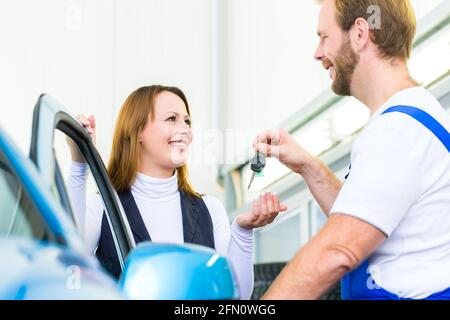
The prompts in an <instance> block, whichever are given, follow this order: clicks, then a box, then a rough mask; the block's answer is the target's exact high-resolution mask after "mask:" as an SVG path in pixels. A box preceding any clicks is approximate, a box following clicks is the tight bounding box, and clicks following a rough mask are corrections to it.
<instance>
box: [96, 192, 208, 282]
mask: <svg viewBox="0 0 450 320" xmlns="http://www.w3.org/2000/svg"><path fill="white" fill-rule="evenodd" d="M179 191H180V202H181V214H182V220H183V238H184V242H185V243H194V244H199V245H202V246H206V247H209V248H212V249H215V244H214V233H213V223H212V219H211V215H210V213H209V211H208V208H207V207H206V205H205V202H204V201H203V199H201V198H196V197H192V196H190V195H188V194H187V193H185V192H184V191H182V190H179ZM119 198H120V202H121V203H122V206H123V209H124V211H125V214H126V216H127V219H128V222H129V224H130V228H131V231H132V233H133V237H134V240H135V242H136V244H138V243H139V242H142V241H151V237H150V234H149V233H148V231H147V228H146V226H145V224H144V220H142V216H141V214H140V212H139V209H138V207H137V205H136V202H135V200H134V198H133V195H132V194H131V191H130V190H127V191H124V192H120V193H119ZM95 255H96V256H97V258H98V259H99V261H100V263H101V264H102V266H103V267H104V268H105V269H106V270H107V271H108V272H109V273H110V274H111V275H113V276H114V277H116V278H119V276H120V274H121V272H122V270H121V268H120V263H119V257H118V256H117V251H116V247H115V246H114V241H113V238H112V234H111V229H110V227H109V224H108V219H107V218H106V215H105V213H103V219H102V229H101V235H100V241H99V243H98V248H97V251H96V253H95Z"/></svg>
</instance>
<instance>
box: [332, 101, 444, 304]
mask: <svg viewBox="0 0 450 320" xmlns="http://www.w3.org/2000/svg"><path fill="white" fill-rule="evenodd" d="M392 112H400V113H404V114H406V115H409V116H411V117H413V118H414V119H416V120H417V121H418V122H420V123H421V124H422V125H424V126H425V127H426V128H428V130H430V131H431V132H432V133H433V134H434V135H435V136H436V137H437V138H438V139H439V140H440V141H441V142H442V144H443V145H444V146H445V148H446V149H447V151H448V152H449V153H450V133H449V132H448V131H447V130H446V129H445V128H444V127H443V126H442V125H441V124H440V123H439V122H438V121H436V119H434V118H433V117H432V116H431V115H429V114H428V113H426V112H425V111H423V110H421V109H418V108H415V107H410V106H395V107H391V108H389V109H387V110H386V111H384V112H383V113H382V114H381V115H384V114H387V113H392ZM350 170H351V166H350ZM347 177H348V175H347V176H346V177H345V179H347ZM369 259H370V258H369ZM369 259H367V260H366V261H364V262H363V263H362V264H361V265H360V266H359V267H358V268H357V269H355V270H354V271H352V272H349V273H347V274H346V275H345V276H344V278H342V280H341V294H342V299H345V300H349V299H355V300H411V299H405V298H400V297H399V296H397V295H396V294H394V293H392V292H389V291H387V290H385V289H383V288H380V287H379V286H377V285H376V284H375V282H374V280H373V279H372V277H371V275H370V272H369ZM447 299H450V288H448V289H446V290H444V291H441V292H438V293H435V294H433V295H431V296H429V297H427V298H426V299H425V300H447Z"/></svg>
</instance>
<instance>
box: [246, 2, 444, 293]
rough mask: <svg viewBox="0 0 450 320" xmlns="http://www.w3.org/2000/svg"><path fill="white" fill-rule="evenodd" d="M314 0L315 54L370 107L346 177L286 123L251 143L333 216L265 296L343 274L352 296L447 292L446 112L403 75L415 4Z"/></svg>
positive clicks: (311, 287) (336, 82)
mask: <svg viewBox="0 0 450 320" xmlns="http://www.w3.org/2000/svg"><path fill="white" fill-rule="evenodd" d="M321 4H322V8H321V12H320V17H319V27H318V35H319V37H320V43H319V46H318V48H317V51H316V53H315V58H316V59H317V60H318V61H321V62H322V64H323V67H324V68H325V69H326V70H328V71H329V73H330V77H331V79H332V80H333V85H332V89H333V91H334V92H335V93H336V94H338V95H351V96H354V97H355V98H357V99H358V100H360V101H362V102H363V103H364V104H365V105H366V106H367V107H368V108H369V109H370V111H371V114H372V116H371V118H370V121H369V123H368V124H367V125H366V127H365V128H364V130H363V132H362V133H361V134H360V136H359V137H358V139H357V141H356V142H355V143H354V145H353V149H352V154H351V167H350V168H351V169H350V172H349V175H348V176H347V179H346V181H345V183H344V184H342V183H341V182H340V181H339V180H338V179H337V178H336V177H335V175H334V174H333V172H332V171H331V170H330V169H329V168H328V167H327V166H326V165H324V164H323V163H322V162H321V161H320V160H319V159H318V158H316V157H313V156H312V155H310V154H309V153H308V152H306V151H305V150H304V149H303V148H302V147H301V146H300V145H298V144H297V142H296V141H295V140H294V139H293V138H292V137H291V136H290V135H289V134H288V133H287V132H286V131H284V130H272V131H266V132H262V133H261V134H260V135H259V136H258V137H257V138H256V140H255V142H254V147H255V149H257V150H258V151H260V152H263V153H264V154H265V155H266V156H273V157H277V158H278V159H279V160H280V161H281V162H282V163H283V164H285V165H286V166H287V167H289V168H290V169H291V170H293V171H294V172H296V173H298V174H300V175H301V176H302V177H303V178H304V180H305V182H306V184H307V185H308V188H309V189H310V191H311V192H312V194H313V196H314V197H315V199H316V201H317V202H318V204H319V205H320V207H321V208H322V210H323V212H324V213H325V214H326V215H327V216H328V221H327V223H326V225H325V226H324V227H323V228H322V230H321V231H320V232H319V233H318V234H317V235H316V236H315V237H314V238H313V239H312V240H311V241H310V242H309V243H308V244H306V245H305V246H304V247H303V248H301V249H300V250H299V251H298V253H297V254H296V255H295V256H294V258H293V259H292V260H291V262H290V263H289V264H288V265H287V266H286V267H285V268H284V270H283V271H282V272H281V273H280V275H279V276H278V277H277V279H276V280H275V281H274V283H273V284H272V286H271V287H270V288H269V290H268V291H267V292H266V294H265V295H264V296H263V299H317V298H319V297H321V296H322V295H323V294H324V293H326V292H327V291H328V290H329V289H330V288H331V287H332V286H333V285H334V284H335V283H336V282H338V281H339V280H340V279H341V278H343V279H342V295H343V298H347V299H399V298H400V299H403V298H412V299H424V298H429V299H445V298H450V290H449V289H448V288H450V272H449V271H448V266H450V154H449V151H450V139H449V134H448V130H449V129H450V118H449V116H448V114H447V113H446V112H445V110H444V109H443V108H442V106H441V105H440V104H439V102H438V101H437V100H436V99H435V98H433V97H432V96H431V94H430V93H429V92H428V91H427V90H425V89H424V88H421V87H420V86H419V85H418V84H417V83H416V82H415V81H414V80H413V79H412V78H411V76H410V74H409V71H408V68H407V60H408V58H409V57H410V53H411V48H412V42H413V38H414V35H415V28H416V20H415V16H414V13H413V10H412V7H411V4H410V2H409V0H325V1H321ZM373 5H376V8H377V9H379V12H380V13H381V15H380V18H381V21H380V22H381V23H380V24H379V29H377V28H376V27H374V25H373V23H371V21H370V13H368V12H370V10H368V9H369V7H371V6H372V8H373ZM375 25H376V24H375ZM399 105H401V106H402V107H398V106H399ZM404 106H407V107H404ZM391 107H395V108H393V109H392V108H391ZM348 116H349V117H351V116H352V115H351V114H349V115H348Z"/></svg>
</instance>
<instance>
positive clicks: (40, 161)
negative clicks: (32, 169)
mask: <svg viewBox="0 0 450 320" xmlns="http://www.w3.org/2000/svg"><path fill="white" fill-rule="evenodd" d="M55 130H59V131H61V132H62V133H63V134H65V135H67V136H68V137H70V138H71V139H72V140H73V141H74V143H75V144H76V145H77V147H78V149H79V150H80V152H81V154H82V155H83V157H84V159H85V160H86V163H87V164H88V166H89V168H90V171H91V173H92V176H93V178H94V180H95V182H96V184H97V187H98V190H99V192H100V194H101V197H102V200H103V203H104V206H105V211H104V212H105V214H106V218H107V220H108V224H109V227H110V229H111V233H112V235H113V240H114V245H115V248H116V251H117V255H118V257H119V262H120V267H121V269H122V270H123V268H124V262H125V259H126V257H127V255H128V253H129V252H130V251H131V250H132V249H134V248H135V246H136V244H135V241H134V238H133V236H132V232H131V228H130V226H129V223H128V220H127V218H126V215H125V214H124V210H123V208H122V204H121V202H120V200H119V197H118V195H117V192H116V191H115V190H114V188H113V187H112V184H111V181H110V179H109V176H108V173H107V170H106V167H105V165H104V163H103V160H102V159H101V156H100V154H99V153H98V151H97V148H96V147H95V145H94V143H93V142H92V139H91V137H90V135H89V134H88V133H87V131H86V130H85V129H84V128H83V127H82V126H81V125H80V124H79V123H78V121H77V120H76V119H75V118H73V117H72V116H71V115H70V114H69V112H67V111H66V109H65V108H64V107H63V106H62V105H61V104H60V103H58V102H57V101H56V100H54V99H53V98H52V97H51V96H49V95H47V94H42V95H41V96H40V97H39V99H38V101H37V103H36V105H35V109H34V112H33V128H32V139H31V144H30V159H31V160H32V161H33V162H34V163H35V164H36V166H37V167H38V170H40V171H41V174H42V175H43V177H42V178H43V180H44V183H45V184H46V185H47V186H48V188H49V189H50V190H52V189H53V186H56V189H57V192H58V196H59V199H60V202H61V204H62V206H64V208H65V209H66V210H67V212H68V213H69V214H70V215H71V218H72V220H75V219H74V215H73V211H72V208H71V205H70V200H69V196H68V193H67V190H66V187H65V183H64V180H63V177H62V174H61V171H60V170H59V166H58V163H57V161H56V155H55V151H54V146H53V143H54V134H55ZM44 164H45V165H44Z"/></svg>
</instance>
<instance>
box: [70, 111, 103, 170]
mask: <svg viewBox="0 0 450 320" xmlns="http://www.w3.org/2000/svg"><path fill="white" fill-rule="evenodd" d="M76 118H77V120H78V122H79V123H80V125H82V126H83V127H84V128H85V129H86V130H87V132H88V133H89V135H90V136H91V138H92V141H93V143H94V144H95V142H96V134H95V127H96V123H95V117H94V116H93V115H90V116H89V117H86V116H85V115H84V114H80V115H77V117H76ZM66 140H67V144H68V145H69V149H70V154H71V155H72V160H73V161H76V162H80V163H83V162H86V161H85V160H84V157H83V155H82V154H81V153H80V151H79V150H78V147H77V146H76V144H75V142H73V140H72V139H70V138H69V137H66Z"/></svg>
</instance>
